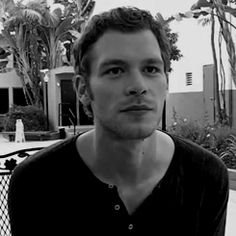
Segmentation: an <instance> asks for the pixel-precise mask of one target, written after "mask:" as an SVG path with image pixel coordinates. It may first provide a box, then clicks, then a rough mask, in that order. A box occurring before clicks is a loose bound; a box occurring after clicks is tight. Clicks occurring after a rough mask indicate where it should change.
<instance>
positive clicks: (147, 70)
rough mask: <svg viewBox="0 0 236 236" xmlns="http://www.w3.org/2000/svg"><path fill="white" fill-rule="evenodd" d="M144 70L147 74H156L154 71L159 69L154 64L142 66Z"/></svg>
mask: <svg viewBox="0 0 236 236" xmlns="http://www.w3.org/2000/svg"><path fill="white" fill-rule="evenodd" d="M144 72H145V73H148V74H156V73H158V72H160V69H159V68H158V67H155V66H147V67H145V68H144Z"/></svg>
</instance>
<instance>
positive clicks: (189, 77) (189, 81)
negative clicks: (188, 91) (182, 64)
mask: <svg viewBox="0 0 236 236" xmlns="http://www.w3.org/2000/svg"><path fill="white" fill-rule="evenodd" d="M185 76H186V86H190V85H192V84H193V80H192V78H193V74H192V72H187V73H186V74H185Z"/></svg>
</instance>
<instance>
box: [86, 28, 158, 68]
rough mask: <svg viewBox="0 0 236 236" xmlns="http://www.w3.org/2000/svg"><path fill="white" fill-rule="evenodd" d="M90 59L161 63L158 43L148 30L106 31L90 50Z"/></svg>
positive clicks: (100, 61)
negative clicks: (129, 31)
mask: <svg viewBox="0 0 236 236" xmlns="http://www.w3.org/2000/svg"><path fill="white" fill-rule="evenodd" d="M90 52H91V54H92V55H90V56H92V59H95V60H99V64H101V63H102V64H104V65H106V64H108V63H109V64H111V63H113V64H121V63H122V62H125V61H130V60H139V61H145V62H149V63H156V64H162V63H163V60H162V56H161V50H160V46H159V43H158V41H157V39H156V37H155V35H154V34H153V33H152V32H151V31H150V30H144V31H140V32H132V33H122V32H116V31H114V32H110V31H109V32H106V33H105V34H104V35H103V36H102V37H101V38H100V39H99V40H98V41H97V42H96V43H95V44H94V46H93V48H92V50H91V51H90Z"/></svg>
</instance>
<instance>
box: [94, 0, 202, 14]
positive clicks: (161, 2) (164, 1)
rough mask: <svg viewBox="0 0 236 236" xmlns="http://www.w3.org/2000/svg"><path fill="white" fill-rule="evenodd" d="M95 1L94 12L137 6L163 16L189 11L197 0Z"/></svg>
mask: <svg viewBox="0 0 236 236" xmlns="http://www.w3.org/2000/svg"><path fill="white" fill-rule="evenodd" d="M95 2H96V4H95V9H94V13H99V12H101V11H104V10H108V9H110V8H114V7H118V6H136V7H139V8H143V9H147V10H149V11H150V12H151V13H152V14H153V15H155V14H156V13H157V12H160V13H161V14H163V16H170V15H175V14H177V13H178V12H185V11H188V10H189V9H190V7H191V6H192V5H193V4H194V3H195V2H197V0H95Z"/></svg>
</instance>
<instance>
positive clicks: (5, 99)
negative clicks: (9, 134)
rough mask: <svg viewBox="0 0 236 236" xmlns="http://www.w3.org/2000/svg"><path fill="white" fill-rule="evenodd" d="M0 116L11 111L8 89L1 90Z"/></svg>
mask: <svg viewBox="0 0 236 236" xmlns="http://www.w3.org/2000/svg"><path fill="white" fill-rule="evenodd" d="M0 101H1V106H0V114H5V113H7V112H8V110H9V91H8V88H0Z"/></svg>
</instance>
